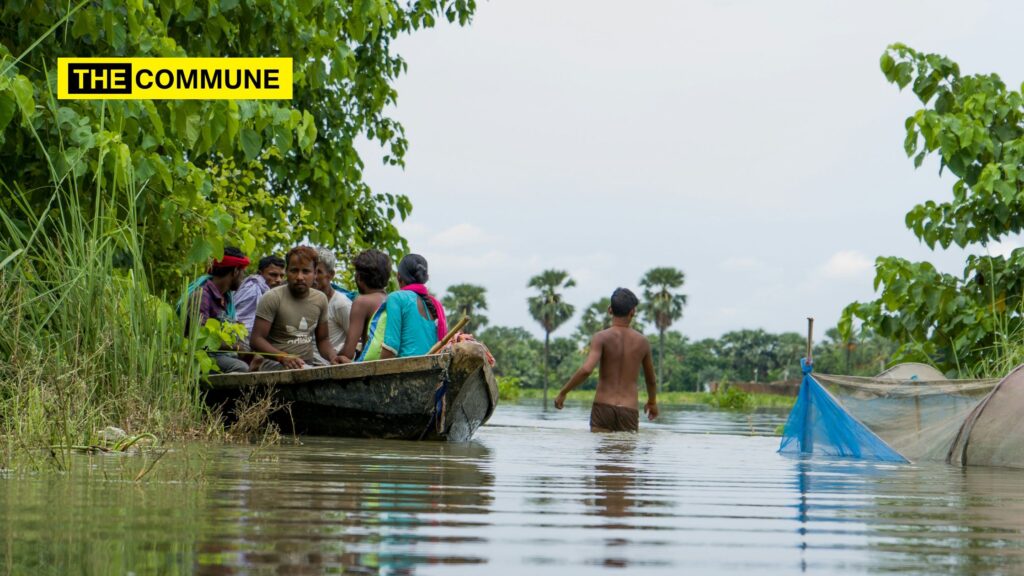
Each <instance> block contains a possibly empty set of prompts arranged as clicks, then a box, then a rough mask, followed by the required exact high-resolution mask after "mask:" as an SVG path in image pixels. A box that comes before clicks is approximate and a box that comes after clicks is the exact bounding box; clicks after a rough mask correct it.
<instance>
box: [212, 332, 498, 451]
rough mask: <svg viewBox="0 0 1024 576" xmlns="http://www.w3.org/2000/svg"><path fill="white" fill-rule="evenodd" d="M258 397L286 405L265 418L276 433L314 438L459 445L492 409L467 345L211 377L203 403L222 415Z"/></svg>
mask: <svg viewBox="0 0 1024 576" xmlns="http://www.w3.org/2000/svg"><path fill="white" fill-rule="evenodd" d="M442 386H443V387H444V389H443V392H441V393H439V389H440V388H441V387H442ZM254 389H255V390H254ZM262 390H270V391H272V393H273V394H274V397H275V399H276V400H277V401H278V402H279V403H281V404H282V405H284V406H286V409H284V410H278V411H277V412H275V414H274V415H273V418H274V420H275V421H276V422H277V423H278V424H279V425H280V426H281V429H282V430H283V431H294V432H295V433H297V434H311V435H318V436H346V437H362V438H395V439H405V440H442V441H449V442H465V441H468V440H470V439H471V438H472V437H473V434H474V433H475V432H476V430H477V428H479V427H480V426H481V425H482V424H483V423H484V422H486V421H487V420H488V419H489V418H490V417H491V414H493V412H494V408H495V407H496V406H497V402H498V387H497V383H496V382H495V379H494V375H493V373H492V372H491V367H490V365H489V364H488V362H487V352H486V349H485V348H484V347H483V346H482V345H481V344H479V343H475V342H461V343H459V344H456V345H455V346H453V347H451V348H449V349H446V350H445V351H443V352H442V353H440V354H435V355H430V356H417V357H412V358H396V359H390V360H378V361H374V362H360V363H355V364H346V365H342V366H326V367H321V368H308V369H303V370H282V371H276V372H255V373H250V374H217V375H212V376H210V377H209V378H208V379H207V383H206V401H207V403H208V404H210V405H211V406H224V411H225V413H226V414H228V413H230V412H231V411H232V407H233V406H232V404H233V403H234V402H237V401H238V400H239V399H240V398H242V397H244V396H245V395H246V394H252V393H253V392H256V393H257V394H259V393H260V392H261V391H262ZM437 399H443V401H442V403H441V407H442V410H441V411H438V410H437V409H436V408H437V402H436V400H437Z"/></svg>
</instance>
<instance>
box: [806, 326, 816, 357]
mask: <svg viewBox="0 0 1024 576" xmlns="http://www.w3.org/2000/svg"><path fill="white" fill-rule="evenodd" d="M813 353H814V318H810V317H808V318H807V363H808V364H813V363H814V356H813Z"/></svg>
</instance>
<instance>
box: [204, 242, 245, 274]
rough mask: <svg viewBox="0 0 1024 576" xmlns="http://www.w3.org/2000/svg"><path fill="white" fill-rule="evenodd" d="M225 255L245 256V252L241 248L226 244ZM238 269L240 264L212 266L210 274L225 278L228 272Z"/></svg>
mask: <svg viewBox="0 0 1024 576" xmlns="http://www.w3.org/2000/svg"><path fill="white" fill-rule="evenodd" d="M224 255H225V256H234V257H235V258H245V254H243V253H242V251H241V250H239V249H238V248H235V247H234V246H225V247H224ZM236 269H238V266H211V267H210V275H211V276H213V277H214V278H223V277H225V276H227V275H228V274H231V273H232V272H234V271H235V270H236Z"/></svg>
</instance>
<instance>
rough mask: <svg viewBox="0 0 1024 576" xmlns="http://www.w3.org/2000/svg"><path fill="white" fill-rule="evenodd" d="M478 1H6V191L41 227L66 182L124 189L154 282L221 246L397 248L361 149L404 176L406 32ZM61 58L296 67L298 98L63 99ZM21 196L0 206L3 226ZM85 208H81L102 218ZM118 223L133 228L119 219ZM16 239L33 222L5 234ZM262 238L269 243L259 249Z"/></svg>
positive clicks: (391, 213)
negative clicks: (401, 96) (380, 153)
mask: <svg viewBox="0 0 1024 576" xmlns="http://www.w3.org/2000/svg"><path fill="white" fill-rule="evenodd" d="M475 7H476V6H475V2H474V0H419V1H417V2H414V3H401V2H398V1H397V0H380V1H373V2H362V1H352V0H340V1H337V2H318V1H311V2H298V3H295V2H291V1H290V0H239V1H234V0H232V1H222V2H216V1H212V2H193V1H191V0H189V1H183V2H182V1H179V2H172V1H169V0H137V1H133V2H125V3H112V2H81V3H76V4H71V3H68V2H58V1H56V0H10V1H8V2H5V3H3V4H2V6H0V21H3V22H4V23H5V26H3V27H0V182H6V183H8V184H10V183H12V182H18V183H19V185H20V188H21V190H24V191H25V195H26V199H25V200H26V202H27V204H28V206H30V207H31V208H32V211H33V213H34V214H35V215H37V216H38V215H40V214H41V213H42V212H43V210H44V209H45V207H46V206H48V205H49V204H50V203H51V200H52V199H53V197H54V194H55V193H58V192H66V190H64V189H61V188H58V187H56V186H55V185H54V183H57V182H62V181H65V180H66V179H69V178H76V179H79V180H80V181H82V182H90V183H95V185H96V186H97V187H98V188H103V187H104V186H105V185H107V184H112V185H114V186H123V185H125V184H126V183H128V182H132V183H133V185H134V187H135V190H136V193H137V194H138V198H137V203H136V205H137V210H138V219H139V222H138V224H139V226H138V231H139V233H140V234H141V235H142V237H141V238H140V245H141V246H142V254H141V257H142V258H144V259H145V260H146V261H147V262H150V263H154V264H156V265H154V266H151V267H150V268H148V269H147V272H148V273H149V274H150V275H151V278H152V279H154V280H155V282H156V283H155V285H157V286H171V287H176V286H179V285H180V284H181V283H180V281H179V280H180V278H181V275H182V273H183V272H182V271H183V268H184V266H185V265H195V264H200V263H203V262H205V261H206V259H207V258H208V257H209V256H211V255H213V256H218V255H219V254H220V252H221V249H222V246H223V244H224V242H225V241H227V242H231V243H234V244H237V245H239V246H244V247H246V248H249V249H250V252H259V253H262V252H264V251H269V250H270V248H271V247H273V246H275V245H288V244H291V243H295V242H298V241H301V240H303V239H305V238H308V239H309V240H310V241H312V242H314V243H317V244H322V245H327V246H331V247H333V248H336V249H338V250H341V251H343V252H345V251H349V250H358V249H360V248H363V247H370V246H372V247H377V248H381V249H384V250H388V251H390V252H391V253H392V254H393V255H397V254H398V253H399V252H401V251H402V250H403V248H404V247H405V242H404V240H403V239H402V238H401V237H400V236H399V234H398V232H397V230H396V228H395V227H394V224H393V221H394V219H395V218H405V217H406V216H407V215H408V214H409V211H410V210H411V204H410V202H409V200H408V198H406V197H405V196H400V195H393V194H387V193H379V192H373V191H372V190H370V188H369V187H368V186H367V185H366V183H365V182H363V179H362V172H363V160H362V158H361V157H360V155H359V154H358V153H357V151H356V147H355V142H356V140H357V139H358V138H360V137H366V138H368V139H370V140H372V141H375V142H377V143H378V144H379V145H380V146H381V147H382V148H383V149H384V150H385V156H384V159H385V162H387V163H389V164H393V165H401V164H402V162H403V157H404V155H405V151H406V148H407V146H408V142H407V141H406V139H405V134H404V130H403V128H402V126H401V125H400V124H398V123H397V122H395V121H394V120H393V119H391V118H389V117H388V115H387V113H386V111H387V110H388V109H389V107H391V106H394V104H395V103H396V99H397V92H396V91H395V89H394V88H393V83H394V81H395V79H396V78H397V77H398V75H399V74H401V73H402V72H403V71H405V68H406V63H405V61H404V60H403V59H402V58H401V57H400V56H398V55H396V54H394V53H393V51H392V45H391V43H392V41H393V40H395V39H396V38H398V37H399V36H400V35H402V34H405V33H408V32H411V31H413V30H416V29H420V28H427V27H431V26H433V25H434V23H435V20H436V19H437V18H445V19H446V20H448V21H449V22H456V21H457V22H458V23H459V24H465V23H467V22H468V21H469V19H470V18H471V16H472V14H473V12H474V10H475ZM62 56H79V57H87V56H138V57H146V56H149V57H184V56H189V57H232V56H286V57H291V58H293V59H294V98H293V99H292V100H291V101H272V100H254V101H229V100H211V101H203V100H178V101H172V100H166V101H148V100H128V101H116V100H112V101H87V100H77V101H75V100H65V101H58V100H56V98H55V94H54V93H55V82H56V70H55V68H54V63H55V62H56V61H57V58H58V57H62ZM14 208H15V206H14V204H13V200H12V199H11V198H9V197H7V196H3V197H0V211H3V212H4V213H6V214H12V213H13V211H14ZM97 208H98V207H97V206H96V205H95V203H94V202H93V197H92V196H88V197H83V203H82V205H81V206H80V209H81V210H83V212H84V213H86V214H93V213H95V212H96V210H97ZM114 216H115V220H114V221H117V220H120V219H123V218H124V216H125V213H124V210H123V207H122V210H121V212H120V213H118V214H114ZM13 224H14V225H15V226H18V227H19V228H21V229H25V228H26V227H27V226H28V225H29V221H28V220H25V219H20V220H18V221H17V222H14V223H13ZM261 235H262V236H261Z"/></svg>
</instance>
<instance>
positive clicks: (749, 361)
mask: <svg viewBox="0 0 1024 576" xmlns="http://www.w3.org/2000/svg"><path fill="white" fill-rule="evenodd" d="M716 353H717V355H718V356H719V357H720V358H722V359H723V361H724V362H725V363H726V366H728V367H729V372H728V377H729V379H736V380H745V381H754V380H757V381H761V382H764V381H767V380H774V379H778V378H781V377H783V376H785V375H787V369H792V370H794V371H796V370H797V365H798V363H799V359H800V357H802V356H804V354H805V353H806V340H805V339H804V338H803V337H802V336H800V335H799V334H797V333H795V332H787V333H784V334H770V333H768V332H765V331H764V330H761V329H756V330H749V329H748V330H735V331H733V332H728V333H726V334H723V335H722V337H721V338H719V340H718V343H717V347H716Z"/></svg>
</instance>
